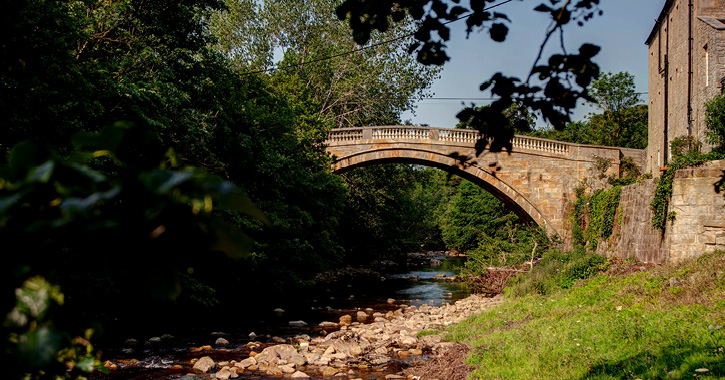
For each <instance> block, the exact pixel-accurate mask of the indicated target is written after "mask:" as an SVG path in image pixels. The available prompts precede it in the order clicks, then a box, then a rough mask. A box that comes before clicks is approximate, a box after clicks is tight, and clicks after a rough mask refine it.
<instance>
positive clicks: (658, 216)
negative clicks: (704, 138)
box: [649, 151, 723, 232]
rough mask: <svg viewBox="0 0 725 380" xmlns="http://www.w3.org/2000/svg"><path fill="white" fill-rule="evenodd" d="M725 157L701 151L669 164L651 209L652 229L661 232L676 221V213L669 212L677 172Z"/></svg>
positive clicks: (678, 157)
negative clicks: (670, 221)
mask: <svg viewBox="0 0 725 380" xmlns="http://www.w3.org/2000/svg"><path fill="white" fill-rule="evenodd" d="M722 158H723V155H722V154H720V153H716V152H710V153H707V154H701V153H699V151H691V153H688V154H685V155H681V156H676V157H675V158H674V159H673V160H672V161H671V162H670V164H669V166H668V168H667V170H665V172H664V173H662V176H660V179H659V180H658V181H657V188H656V189H655V195H654V198H653V199H652V203H650V205H649V207H650V209H652V227H653V228H656V229H658V230H660V231H663V232H664V230H665V226H666V225H667V221H668V220H674V218H675V212H674V211H672V212H669V213H668V212H667V209H668V208H669V205H670V198H671V197H672V182H673V181H674V179H675V172H676V171H678V170H680V169H684V168H686V167H688V166H696V165H701V164H703V163H705V162H707V161H712V160H718V159H722Z"/></svg>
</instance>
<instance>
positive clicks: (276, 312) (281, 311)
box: [274, 307, 284, 314]
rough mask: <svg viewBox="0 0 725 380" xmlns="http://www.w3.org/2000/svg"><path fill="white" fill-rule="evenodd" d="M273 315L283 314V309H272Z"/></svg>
mask: <svg viewBox="0 0 725 380" xmlns="http://www.w3.org/2000/svg"><path fill="white" fill-rule="evenodd" d="M274 313H275V314H284V309H282V308H279V307H278V308H276V309H274Z"/></svg>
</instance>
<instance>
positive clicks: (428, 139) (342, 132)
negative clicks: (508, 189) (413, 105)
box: [327, 125, 644, 167]
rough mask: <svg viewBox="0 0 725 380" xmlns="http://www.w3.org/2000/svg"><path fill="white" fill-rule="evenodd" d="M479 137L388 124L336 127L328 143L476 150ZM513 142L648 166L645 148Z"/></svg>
mask: <svg viewBox="0 0 725 380" xmlns="http://www.w3.org/2000/svg"><path fill="white" fill-rule="evenodd" d="M479 138H480V134H479V133H478V131H475V130H470V129H451V128H433V127H418V126H400V125H388V126H376V127H361V128H337V129H333V130H331V131H330V134H329V137H328V139H327V145H328V146H330V147H341V146H349V145H370V144H379V143H382V142H392V141H398V142H408V143H417V144H433V145H446V146H461V147H465V148H470V149H472V148H473V146H474V145H475V143H476V141H478V139H479ZM511 143H512V146H513V150H514V151H518V152H529V153H533V154H544V155H546V156H555V157H561V158H568V159H574V160H580V161H589V162H593V161H594V160H595V158H597V157H601V158H605V159H608V160H609V161H610V162H611V163H612V164H614V165H619V163H620V159H621V158H622V157H625V156H628V157H632V158H633V159H634V162H635V164H637V166H639V167H643V166H644V154H643V152H644V151H643V150H641V149H627V148H618V147H609V146H595V145H582V144H574V143H569V142H565V141H557V140H549V139H542V138H538V137H531V136H523V135H515V136H514V138H513V140H512V141H511Z"/></svg>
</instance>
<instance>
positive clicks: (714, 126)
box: [673, 94, 725, 153]
mask: <svg viewBox="0 0 725 380" xmlns="http://www.w3.org/2000/svg"><path fill="white" fill-rule="evenodd" d="M705 125H706V127H707V129H706V130H705V136H706V138H707V142H708V143H710V144H712V145H713V150H714V151H717V152H720V153H725V96H724V95H722V94H721V95H717V96H715V97H714V98H712V99H711V100H710V101H708V102H707V103H705ZM673 153H674V152H673Z"/></svg>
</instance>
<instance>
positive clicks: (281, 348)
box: [254, 344, 299, 363]
mask: <svg viewBox="0 0 725 380" xmlns="http://www.w3.org/2000/svg"><path fill="white" fill-rule="evenodd" d="M293 355H299V354H298V353H297V349H295V348H294V346H292V345H290V344H278V345H276V346H270V347H267V348H265V349H264V350H262V352H260V353H259V354H258V355H257V356H255V357H254V359H256V360H257V362H260V363H262V362H268V363H272V362H274V363H277V362H278V361H279V360H285V361H289V359H290V358H291V357H292V356H293Z"/></svg>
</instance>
